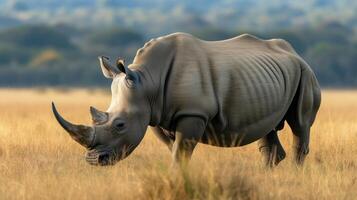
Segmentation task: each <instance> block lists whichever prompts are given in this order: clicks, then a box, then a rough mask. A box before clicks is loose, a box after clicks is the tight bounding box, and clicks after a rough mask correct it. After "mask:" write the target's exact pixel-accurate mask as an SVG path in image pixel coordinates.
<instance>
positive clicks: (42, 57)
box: [30, 49, 62, 67]
mask: <svg viewBox="0 0 357 200" xmlns="http://www.w3.org/2000/svg"><path fill="white" fill-rule="evenodd" d="M61 58H62V55H61V54H60V53H59V52H58V51H56V50H54V49H46V50H44V51H41V52H40V53H39V54H38V55H36V56H35V57H34V58H33V59H32V60H31V62H30V66H33V67H41V66H45V65H51V64H53V63H54V62H56V61H59V60H60V59H61Z"/></svg>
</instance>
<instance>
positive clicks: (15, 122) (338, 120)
mask: <svg viewBox="0 0 357 200" xmlns="http://www.w3.org/2000/svg"><path fill="white" fill-rule="evenodd" d="M322 98H323V99H322V106H321V109H320V112H319V114H318V117H317V120H316V122H315V124H314V126H313V128H312V134H311V145H310V154H309V155H308V157H307V160H306V162H305V165H304V166H303V167H302V168H297V167H296V166H295V164H294V162H293V160H292V134H291V131H290V129H289V128H288V126H285V128H284V130H283V131H281V132H280V134H279V137H280V138H281V141H282V143H283V146H284V147H285V150H286V152H287V158H286V159H285V160H284V161H283V162H282V163H281V164H280V165H279V166H278V167H276V168H274V169H272V170H267V169H265V168H264V167H263V166H262V164H261V156H260V153H259V152H258V150H257V144H256V143H252V144H250V145H247V146H244V147H240V148H217V147H211V146H207V145H201V144H200V145H198V147H197V148H196V150H195V152H194V155H193V158H192V161H191V163H190V168H189V170H186V171H185V172H183V173H182V174H181V173H178V172H176V171H173V170H170V168H169V166H170V163H171V155H170V152H169V150H168V149H167V147H166V146H165V145H164V144H162V143H160V141H159V140H158V139H156V138H155V136H154V135H153V134H152V133H150V132H148V133H147V134H146V136H145V138H144V140H143V141H142V143H141V144H140V145H139V147H138V148H137V149H136V150H135V151H134V153H133V154H132V155H131V156H129V157H128V158H127V159H125V160H123V161H121V162H119V163H117V164H116V165H115V166H110V167H95V166H91V165H89V164H87V163H86V162H85V160H84V152H85V149H83V148H82V147H81V146H80V145H78V144H77V143H75V142H74V141H73V140H72V139H71V138H70V137H69V136H68V135H67V134H66V133H65V132H64V130H62V128H61V127H60V126H59V125H58V124H57V122H56V121H55V119H54V117H53V116H52V113H51V109H50V103H51V101H52V100H54V101H55V102H56V104H57V107H58V109H59V111H60V112H61V113H62V115H63V116H64V117H66V118H67V119H69V120H70V121H72V122H76V123H85V124H89V123H90V115H89V106H90V105H95V106H96V107H97V108H99V109H101V110H105V109H106V106H107V105H109V102H110V94H109V93H106V92H104V91H101V90H70V91H66V90H61V91H58V90H43V89H42V90H24V89H16V90H14V89H11V90H10V89H0V199H356V198H357V91H332V90H327V91H324V92H323V94H322Z"/></svg>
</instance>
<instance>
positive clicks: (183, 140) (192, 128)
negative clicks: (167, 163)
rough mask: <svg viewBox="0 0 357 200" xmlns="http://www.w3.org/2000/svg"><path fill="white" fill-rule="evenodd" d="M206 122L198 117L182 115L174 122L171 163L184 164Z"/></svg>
mask: <svg viewBox="0 0 357 200" xmlns="http://www.w3.org/2000/svg"><path fill="white" fill-rule="evenodd" d="M205 126H206V123H205V121H204V120H203V119H201V118H199V117H183V118H180V120H179V121H178V122H177V124H176V131H175V142H174V144H173V147H172V158H173V165H180V166H181V167H182V166H183V165H186V164H187V163H188V161H189V160H190V158H191V155H192V152H193V150H194V148H195V147H196V145H197V143H198V141H199V140H200V138H201V137H202V135H203V133H204V130H205Z"/></svg>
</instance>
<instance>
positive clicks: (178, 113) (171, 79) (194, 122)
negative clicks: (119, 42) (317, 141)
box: [53, 33, 321, 166]
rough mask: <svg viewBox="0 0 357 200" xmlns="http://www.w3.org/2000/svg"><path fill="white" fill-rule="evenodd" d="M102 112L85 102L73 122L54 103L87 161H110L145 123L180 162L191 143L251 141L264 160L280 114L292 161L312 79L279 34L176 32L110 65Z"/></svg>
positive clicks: (279, 153)
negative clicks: (85, 109)
mask: <svg viewBox="0 0 357 200" xmlns="http://www.w3.org/2000/svg"><path fill="white" fill-rule="evenodd" d="M100 64H101V68H102V71H103V74H104V76H105V77H107V78H111V79H113V82H112V86H111V90H112V101H111V104H110V106H109V108H108V110H107V111H106V112H101V111H98V110H96V109H94V108H91V114H92V118H93V125H92V126H91V127H88V126H82V125H79V126H78V125H73V124H71V123H69V122H67V121H65V120H64V119H63V118H62V117H61V116H60V115H59V114H58V113H57V111H56V109H55V107H54V105H53V111H54V114H55V116H56V118H57V120H58V121H59V122H60V124H61V125H62V127H64V128H65V129H66V130H67V132H69V133H70V135H71V136H72V137H73V139H75V140H76V141H77V142H79V143H80V144H82V145H83V146H85V147H86V148H88V152H87V154H86V159H87V161H88V162H89V163H91V164H99V165H107V164H114V163H115V162H116V161H119V160H120V159H123V158H124V157H126V156H127V155H129V154H130V152H132V150H133V149H134V148H135V147H136V146H137V145H138V144H139V143H140V141H141V140H142V138H143V137H144V134H145V132H146V128H147V127H148V126H151V128H152V130H153V132H154V133H155V135H157V136H158V137H159V138H160V139H161V140H162V141H163V142H164V143H165V144H167V146H168V147H169V149H170V150H171V152H172V156H173V161H174V163H184V161H187V160H188V159H189V158H190V156H191V154H192V152H193V150H194V148H195V146H196V144H197V143H198V142H201V143H205V144H210V145H214V146H219V147H235V146H241V145H246V144H249V143H252V142H254V141H257V140H259V142H258V144H259V150H260V151H261V152H262V153H263V155H264V158H265V163H266V165H268V166H274V165H277V164H278V163H279V162H280V161H281V160H283V159H284V157H285V151H284V149H283V147H282V146H281V144H280V142H279V138H278V136H277V131H279V130H281V129H282V128H283V126H284V122H285V121H287V123H288V124H289V126H290V127H291V129H292V132H293V135H294V149H295V150H296V152H295V154H296V161H297V163H298V164H302V163H303V161H304V158H305V156H306V155H307V154H308V152H309V136H310V127H311V126H312V124H313V122H314V120H315V116H316V113H317V111H318V108H319V106H320V100H321V97H320V87H319V85H318V82H317V80H316V78H315V75H314V73H313V72H312V70H311V68H310V67H309V66H308V65H307V64H306V63H305V61H304V60H303V59H302V58H301V57H300V56H298V55H297V54H296V52H295V51H294V50H293V48H292V47H291V46H290V45H289V44H288V43H287V42H286V41H284V40H281V39H272V40H261V39H258V38H256V37H254V36H251V35H247V34H244V35H241V36H238V37H235V38H232V39H228V40H223V41H203V40H200V39H197V38H195V37H193V36H191V35H188V34H184V33H175V34H171V35H167V36H164V37H160V38H157V39H153V40H151V41H149V42H147V43H146V44H145V46H144V47H143V48H141V49H139V50H138V52H137V54H136V56H135V59H134V61H133V63H132V64H131V65H129V66H125V65H124V62H123V61H122V60H118V61H117V63H116V65H111V64H110V63H109V60H108V59H107V58H105V57H100Z"/></svg>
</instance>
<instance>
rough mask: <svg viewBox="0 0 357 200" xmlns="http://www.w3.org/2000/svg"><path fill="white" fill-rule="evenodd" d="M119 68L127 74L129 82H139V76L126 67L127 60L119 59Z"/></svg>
mask: <svg viewBox="0 0 357 200" xmlns="http://www.w3.org/2000/svg"><path fill="white" fill-rule="evenodd" d="M116 64H117V68H118V69H119V70H120V71H121V72H123V73H125V74H126V77H125V78H126V79H127V80H130V81H133V82H137V81H138V80H139V75H138V74H137V73H136V72H134V71H132V70H131V69H130V68H129V67H127V66H125V60H124V59H121V58H119V59H117V62H116Z"/></svg>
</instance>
